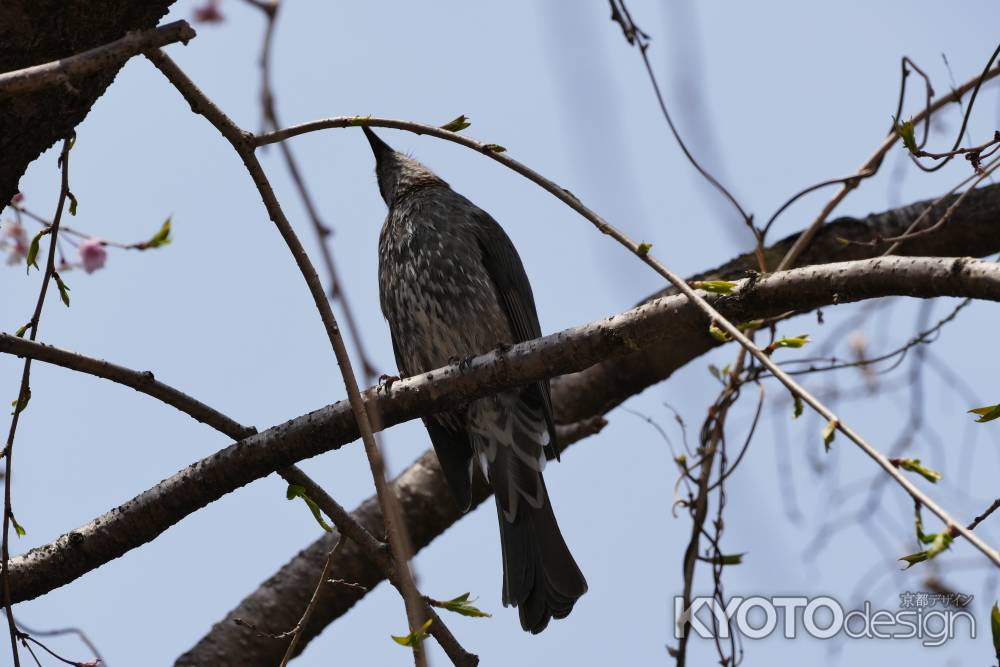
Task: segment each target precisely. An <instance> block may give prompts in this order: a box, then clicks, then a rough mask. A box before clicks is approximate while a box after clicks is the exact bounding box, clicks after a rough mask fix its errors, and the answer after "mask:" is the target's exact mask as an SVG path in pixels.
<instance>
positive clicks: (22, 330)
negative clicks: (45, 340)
mask: <svg viewBox="0 0 1000 667" xmlns="http://www.w3.org/2000/svg"><path fill="white" fill-rule="evenodd" d="M30 326H31V322H28V323H27V324H25V325H24V326H23V327H21V328H20V329H18V330H17V331H15V332H14V335H15V336H17V337H18V338H24V333H25V332H26V331H27V330H28V327H30Z"/></svg>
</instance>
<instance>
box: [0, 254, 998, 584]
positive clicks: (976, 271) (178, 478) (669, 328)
mask: <svg viewBox="0 0 1000 667" xmlns="http://www.w3.org/2000/svg"><path fill="white" fill-rule="evenodd" d="M893 295H900V296H914V297H923V298H930V297H938V296H968V297H973V298H978V299H988V300H994V301H996V300H1000V265H997V264H994V263H991V262H984V261H979V260H972V259H937V258H901V257H886V258H876V259H870V260H863V261H857V262H846V263H839V264H827V265H818V266H810V267H806V268H802V269H795V270H793V271H788V272H784V273H781V274H772V275H768V276H765V277H762V278H760V279H759V280H757V281H756V282H755V284H754V285H753V287H752V288H749V289H741V290H737V293H736V294H734V295H731V296H718V295H709V296H707V297H705V298H706V299H707V300H708V301H709V302H710V303H712V304H713V305H714V307H716V308H717V309H718V310H719V311H720V313H722V314H723V315H725V316H726V317H727V318H729V319H732V320H735V321H746V320H751V319H757V318H761V317H770V316H774V315H779V314H782V313H786V312H788V311H789V310H809V309H813V308H817V307H820V306H827V305H830V304H833V303H838V304H843V303H850V302H853V301H858V300H861V299H871V298H878V297H883V296H893ZM708 325H709V320H708V318H707V317H705V315H704V314H703V313H701V312H699V311H698V309H697V308H695V307H693V306H692V304H690V303H689V302H688V300H687V299H686V298H685V297H684V296H680V295H676V296H668V297H664V298H661V299H657V300H654V301H651V302H649V303H646V304H644V305H641V306H639V307H637V308H633V309H631V310H629V311H626V312H624V313H620V314H618V315H615V316H613V317H610V318H605V319H601V320H599V321H597V322H593V323H591V324H587V325H583V326H579V327H574V328H571V329H567V330H565V331H562V332H560V333H557V334H553V335H550V336H546V337H543V338H539V339H536V340H533V341H528V342H525V343H520V344H518V345H515V346H513V347H511V348H510V349H508V350H506V351H500V350H497V351H494V352H489V353H487V354H483V355H480V356H478V357H475V358H474V359H473V360H472V361H471V362H470V364H469V366H468V367H467V368H459V367H458V366H455V365H452V366H447V367H444V368H441V369H437V370H434V371H431V372H429V373H424V374H421V375H417V376H414V377H411V378H407V379H405V380H401V381H399V382H395V383H393V385H392V387H391V388H390V389H389V390H386V389H385V388H380V387H373V388H370V389H368V390H367V391H366V392H365V393H364V396H363V398H364V401H365V403H366V407H369V409H373V410H377V411H378V413H379V414H380V415H381V417H382V425H383V427H388V426H392V425H394V424H398V423H400V422H402V421H406V420H409V419H414V418H416V417H419V416H423V415H426V414H429V413H432V412H435V411H438V410H441V409H443V408H445V407H447V406H449V405H453V404H454V403H455V402H457V401H467V400H471V399H474V398H478V397H481V396H486V395H490V394H494V393H496V392H497V391H499V390H501V389H504V388H507V387H513V386H519V385H523V384H527V383H528V382H531V381H534V380H538V379H542V378H545V377H553V376H556V375H560V374H566V373H573V372H578V371H583V370H584V369H587V368H588V367H590V366H592V365H593V364H595V363H596V362H599V361H604V360H608V359H612V358H615V357H622V356H625V355H629V354H632V353H635V352H637V351H642V350H670V349H671V348H672V347H673V346H683V345H684V342H683V341H685V340H687V339H692V338H693V339H696V340H698V341H700V342H702V343H703V344H704V345H705V347H704V349H705V350H707V349H710V348H711V347H713V345H714V343H713V341H714V339H712V338H711V336H709V335H708V333H707V329H708ZM17 340H18V339H16V338H15V337H12V336H9V335H0V350H10V349H11V347H10V346H11V345H13V344H18V343H16V341H17ZM49 349H51V348H49ZM21 351H22V352H24V353H26V352H27V350H26V349H24V348H22V350H21ZM699 354H700V352H699ZM681 363H683V362H681ZM678 365H680V363H678ZM675 367H676V366H675ZM580 375H586V373H581V374H580ZM575 386H579V385H575V384H574V383H569V384H564V383H558V384H556V386H555V391H554V401H555V405H556V408H557V414H564V413H572V412H573V408H572V403H573V401H574V400H575V398H576V397H575V395H574V387H575ZM563 421H564V423H565V418H564V419H563ZM357 437H358V428H357V424H356V422H355V421H354V418H353V414H352V412H351V409H350V407H349V405H348V404H347V403H346V402H344V401H341V402H339V403H336V404H334V405H332V406H328V407H325V408H322V409H320V410H316V411H314V412H311V413H308V414H306V415H303V416H301V417H298V418H296V419H292V420H290V421H288V422H285V423H284V424H281V425H278V426H275V427H272V428H270V429H267V430H265V431H263V432H261V433H258V434H256V435H253V436H250V437H248V438H245V439H244V440H242V441H240V442H239V443H236V444H234V445H231V446H230V447H227V448H225V449H222V450H221V451H219V452H216V453H215V454H212V455H211V456H209V457H207V458H205V459H203V460H202V461H199V462H197V463H195V464H193V465H191V466H189V467H187V468H185V469H184V470H182V471H180V472H178V473H177V474H175V475H173V476H172V477H170V478H168V479H166V480H164V481H163V482H161V483H160V484H158V485H157V486H156V487H154V488H152V489H149V490H148V491H146V492H144V493H142V494H140V495H139V496H137V497H136V498H135V499H133V500H131V501H129V502H127V503H125V504H124V505H122V506H121V507H119V508H116V509H115V510H112V511H111V512H109V513H108V514H106V515H104V516H102V517H99V518H98V519H96V520H95V521H93V522H92V523H90V524H88V525H86V526H83V527H81V528H79V529H77V530H75V531H72V532H71V533H68V534H66V535H64V536H62V537H60V538H59V539H57V540H56V541H55V542H54V543H52V544H49V545H47V546H43V547H40V548H36V549H33V550H31V551H29V552H28V553H27V554H25V555H23V556H20V557H17V558H14V559H12V561H11V568H10V579H11V590H12V599H13V600H14V601H21V600H25V599H30V598H34V597H37V596H38V595H42V594H44V593H47V592H48V591H50V590H52V589H54V588H57V587H58V586H61V585H64V584H66V583H69V582H70V581H73V580H74V579H76V578H77V577H79V576H81V575H83V574H84V573H86V572H89V571H90V570H92V569H94V568H96V567H99V566H100V565H103V564H104V563H106V562H108V561H109V560H111V559H113V558H117V557H118V556H121V555H122V554H124V553H126V552H127V551H129V550H131V549H133V548H135V547H137V546H140V545H142V544H144V543H146V542H148V541H150V540H152V539H153V538H155V537H156V536H157V535H159V534H160V533H162V532H163V531H164V530H166V529H167V528H168V527H169V526H171V525H173V524H174V523H176V522H177V521H179V520H181V519H182V518H184V517H185V516H187V515H188V514H190V513H192V512H194V511H196V510H198V509H200V508H201V507H204V506H205V505H207V504H208V503H210V502H213V501H215V500H217V499H218V498H220V497H221V496H223V495H225V494H226V493H229V492H231V491H233V490H235V489H237V488H239V487H241V486H243V485H244V484H247V483H249V482H251V481H253V480H255V479H259V478H261V477H264V476H266V475H268V474H270V473H271V472H273V471H275V470H279V469H281V468H284V467H287V466H289V465H291V464H292V463H294V462H296V461H299V460H302V459H304V458H309V457H312V456H316V455H317V454H320V453H323V452H326V451H330V450H333V449H338V448H340V447H342V446H343V445H345V444H347V443H349V442H351V441H353V440H354V439H356V438H357ZM444 504H447V503H444Z"/></svg>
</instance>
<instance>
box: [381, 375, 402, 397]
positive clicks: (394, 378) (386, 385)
mask: <svg viewBox="0 0 1000 667" xmlns="http://www.w3.org/2000/svg"><path fill="white" fill-rule="evenodd" d="M402 379H403V378H401V377H400V376H398V375H386V374H384V373H383V374H382V375H380V376H379V377H378V388H379V389H380V390H382V391H385V393H387V394H388V393H389V390H391V389H392V383H393V382H399V381H400V380H402Z"/></svg>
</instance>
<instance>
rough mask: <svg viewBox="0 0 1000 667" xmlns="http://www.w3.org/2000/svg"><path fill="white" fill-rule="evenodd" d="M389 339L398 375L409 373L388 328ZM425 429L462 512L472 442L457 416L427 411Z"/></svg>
mask: <svg viewBox="0 0 1000 667" xmlns="http://www.w3.org/2000/svg"><path fill="white" fill-rule="evenodd" d="M389 336H390V338H391V339H392V354H393V356H395V357H396V368H398V369H399V373H400V375H405V376H408V375H410V372H409V370H408V369H407V367H406V364H405V363H404V361H403V355H401V354H400V353H399V345H398V344H397V343H396V335H395V334H393V333H392V331H391V330H390V331H389ZM423 422H424V426H426V427H427V433H428V434H429V435H430V436H431V444H433V445H434V453H435V454H437V457H438V463H440V464H441V470H442V471H443V472H444V477H445V479H446V480H447V481H448V487H449V488H450V489H451V493H452V495H453V496H454V497H455V503H456V504H457V505H458V509H460V510H461V511H462V512H466V511H468V509H469V507H471V506H472V445H471V444H470V443H469V434H468V433H467V432H466V431H465V429H463V428H462V427H461V426H460V425H459V423H458V421H457V418H454V417H449V416H448V415H428V416H427V417H424V418H423Z"/></svg>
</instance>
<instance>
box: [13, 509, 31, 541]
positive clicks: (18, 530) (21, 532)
mask: <svg viewBox="0 0 1000 667" xmlns="http://www.w3.org/2000/svg"><path fill="white" fill-rule="evenodd" d="M10 522H11V523H12V524H14V532H16V533H17V536H18V537H24V536H25V535H27V534H28V531H26V530H25V529H24V526H22V525H21V524H19V523H18V522H17V519H15V518H14V515H13V514H11V515H10Z"/></svg>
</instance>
